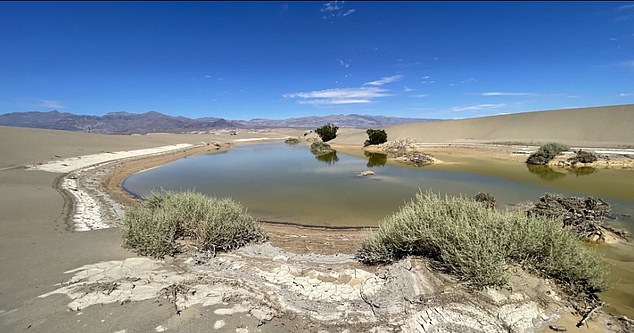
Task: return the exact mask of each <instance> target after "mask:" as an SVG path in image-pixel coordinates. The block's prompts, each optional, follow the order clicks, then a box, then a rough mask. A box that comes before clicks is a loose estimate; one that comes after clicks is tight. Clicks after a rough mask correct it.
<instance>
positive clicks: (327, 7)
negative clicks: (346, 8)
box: [319, 1, 343, 12]
mask: <svg viewBox="0 0 634 333" xmlns="http://www.w3.org/2000/svg"><path fill="white" fill-rule="evenodd" d="M342 4H343V3H342ZM340 9H341V7H339V1H331V2H327V3H326V4H324V5H323V6H322V7H321V9H320V10H319V11H320V12H334V11H337V10H340Z"/></svg>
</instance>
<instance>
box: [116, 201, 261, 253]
mask: <svg viewBox="0 0 634 333" xmlns="http://www.w3.org/2000/svg"><path fill="white" fill-rule="evenodd" d="M266 238H267V237H266V235H265V234H264V231H263V230H262V228H261V227H260V225H259V223H258V222H257V221H256V220H255V219H254V218H253V217H251V215H249V214H248V213H247V211H246V209H245V208H244V207H242V206H241V205H240V204H238V203H237V202H235V201H233V200H231V199H228V198H227V199H217V198H213V197H209V196H206V195H204V194H200V193H195V192H160V193H153V194H151V195H150V197H149V198H148V199H147V200H145V201H143V202H141V203H139V204H137V205H135V206H132V207H130V208H129V209H128V210H127V211H126V216H125V220H124V224H123V243H124V246H125V247H127V248H130V249H132V250H134V251H135V252H137V253H138V254H140V255H147V256H152V257H157V258H162V257H164V256H166V255H174V254H175V253H178V252H179V251H180V244H179V240H190V241H192V243H193V245H194V246H195V247H196V248H197V249H198V250H199V251H208V250H212V251H217V250H218V251H228V250H232V249H235V248H238V247H241V246H243V245H246V244H248V243H251V242H262V241H265V240H266Z"/></svg>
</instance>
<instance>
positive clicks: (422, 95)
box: [412, 94, 429, 97]
mask: <svg viewBox="0 0 634 333" xmlns="http://www.w3.org/2000/svg"><path fill="white" fill-rule="evenodd" d="M412 96H413V97H429V94H416V95H412Z"/></svg>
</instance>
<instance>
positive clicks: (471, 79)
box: [449, 77, 478, 87]
mask: <svg viewBox="0 0 634 333" xmlns="http://www.w3.org/2000/svg"><path fill="white" fill-rule="evenodd" d="M476 81H478V80H477V79H476V78H474V77H470V78H466V79H464V80H462V81H460V82H457V83H450V84H449V86H450V87H455V86H458V85H461V84H467V83H471V82H476Z"/></svg>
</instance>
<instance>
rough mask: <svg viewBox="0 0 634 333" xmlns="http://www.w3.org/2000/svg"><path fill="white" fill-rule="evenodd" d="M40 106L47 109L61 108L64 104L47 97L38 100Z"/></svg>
mask: <svg viewBox="0 0 634 333" xmlns="http://www.w3.org/2000/svg"><path fill="white" fill-rule="evenodd" d="M40 106H43V107H45V108H48V109H63V108H64V105H62V102H60V101H53V100H49V99H44V100H41V101H40Z"/></svg>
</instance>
